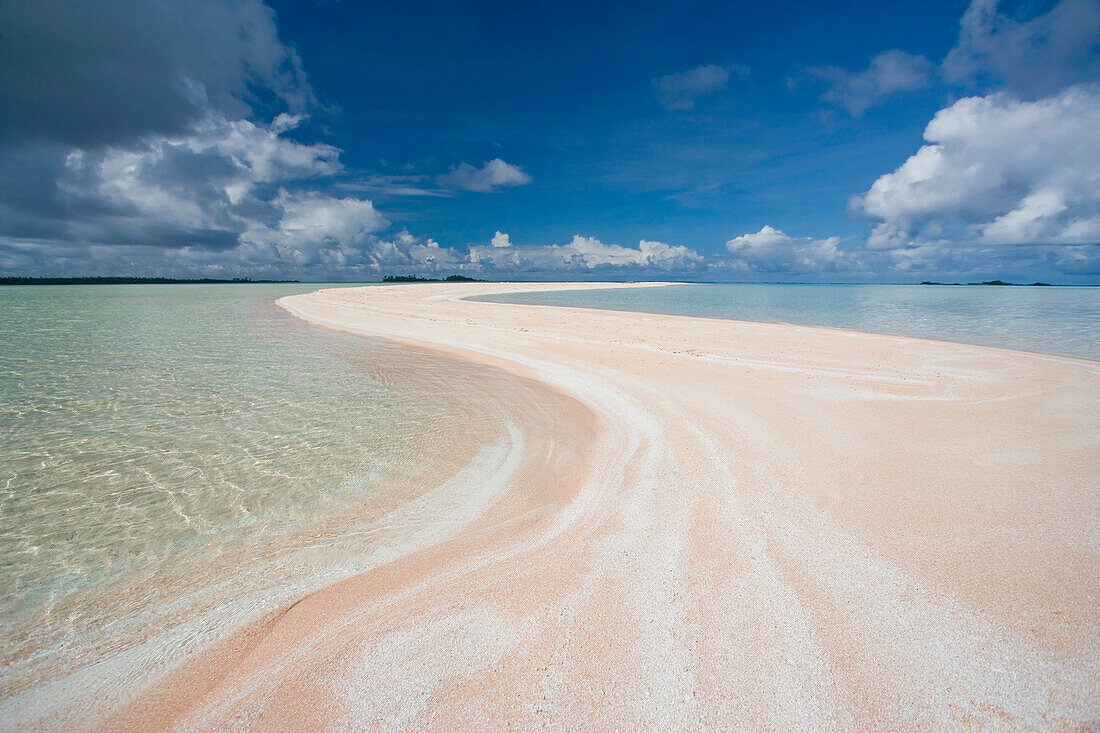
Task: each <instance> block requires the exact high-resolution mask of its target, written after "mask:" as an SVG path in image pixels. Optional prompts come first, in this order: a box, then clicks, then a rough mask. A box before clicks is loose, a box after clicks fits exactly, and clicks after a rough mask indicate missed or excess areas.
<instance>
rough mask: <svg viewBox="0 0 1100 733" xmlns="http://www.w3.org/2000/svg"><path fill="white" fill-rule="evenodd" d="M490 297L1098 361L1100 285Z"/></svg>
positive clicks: (760, 287)
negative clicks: (910, 338)
mask: <svg viewBox="0 0 1100 733" xmlns="http://www.w3.org/2000/svg"><path fill="white" fill-rule="evenodd" d="M484 300H492V301H496V302H505V303H530V304H540V305H563V306H575V307H581V308H602V309H607V310H627V311H641V312H645V313H666V314H670V315H681V316H697V317H704V318H729V319H735V320H744V321H761V322H765V323H797V324H801V325H806V326H825V327H830V328H846V329H853V330H857V331H871V332H878V333H892V334H903V335H907V336H919V337H922V338H932V339H940V340H945V341H958V342H963V343H972V344H980V345H984V346H996V347H1000V348H1008V349H1017V350H1022V351H1037V352H1042V353H1048V354H1062V355H1067V356H1077V357H1082V358H1087V359H1100V287H1087V288H1083V287H1082V288H1078V287H1073V288H1059V287H994V286H935V285H778V284H728V283H726V284H692V285H675V286H670V287H663V288H638V289H624V290H587V291H562V292H551V293H523V294H516V295H502V296H491V297H487V298H484Z"/></svg>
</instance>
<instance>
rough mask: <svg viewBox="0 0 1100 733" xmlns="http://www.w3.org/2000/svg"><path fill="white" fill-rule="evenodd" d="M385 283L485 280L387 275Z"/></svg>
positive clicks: (457, 277) (460, 276) (478, 281)
mask: <svg viewBox="0 0 1100 733" xmlns="http://www.w3.org/2000/svg"><path fill="white" fill-rule="evenodd" d="M382 282H384V283H442V282H447V283H483V282H485V281H484V280H478V279H477V278H476V277H466V276H465V275H448V276H447V277H445V278H443V279H442V280H440V279H439V278H434V277H417V276H416V275H386V276H385V277H383V278H382Z"/></svg>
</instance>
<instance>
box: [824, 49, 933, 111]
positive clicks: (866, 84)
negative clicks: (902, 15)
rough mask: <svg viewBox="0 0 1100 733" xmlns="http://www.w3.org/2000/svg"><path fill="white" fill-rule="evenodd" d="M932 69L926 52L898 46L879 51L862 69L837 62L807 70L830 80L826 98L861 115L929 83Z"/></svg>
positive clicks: (830, 102) (831, 102) (829, 101)
mask: <svg viewBox="0 0 1100 733" xmlns="http://www.w3.org/2000/svg"><path fill="white" fill-rule="evenodd" d="M931 71H932V63H931V62H930V61H928V59H926V58H924V57H923V56H911V55H910V54H907V53H905V52H904V51H897V50H894V51H884V52H883V53H880V54H878V55H877V56H875V57H874V58H873V59H871V63H870V65H869V66H868V67H867V68H866V69H864V70H863V71H861V72H858V73H857V72H851V71H847V70H846V69H841V68H839V67H836V66H818V67H813V68H810V69H807V70H806V74H807V75H808V76H809V77H810V78H813V79H820V80H822V81H827V82H829V88H828V89H827V90H826V91H825V93H824V94H822V95H821V100H822V101H823V102H827V103H829V104H832V105H835V106H838V107H843V108H844V109H846V110H848V112H849V113H850V114H851V115H852V116H853V117H859V116H860V115H862V114H863V113H864V112H865V111H867V108H868V107H871V106H873V105H875V104H878V103H879V102H881V101H882V100H883V99H886V98H887V97H889V96H891V95H894V94H899V93H901V92H907V91H912V90H915V89H923V88H925V87H927V86H928V84H929V75H930V73H931Z"/></svg>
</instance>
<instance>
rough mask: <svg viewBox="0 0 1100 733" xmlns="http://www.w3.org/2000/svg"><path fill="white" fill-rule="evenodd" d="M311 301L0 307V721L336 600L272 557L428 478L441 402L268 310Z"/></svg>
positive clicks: (108, 290) (9, 299) (46, 292)
mask: <svg viewBox="0 0 1100 733" xmlns="http://www.w3.org/2000/svg"><path fill="white" fill-rule="evenodd" d="M317 287H318V286H317V285H232V286H229V285H150V286H138V285H125V286H51V287H43V286H30V287H3V288H0V588H2V589H3V591H2V593H0V699H3V698H4V696H5V695H4V693H5V691H6V692H7V693H11V692H15V691H17V690H18V689H25V688H26V685H27V684H33V680H34V679H38V678H39V677H41V675H43V674H46V675H47V676H49V675H54V676H56V675H57V674H62V673H65V672H66V670H71V669H73V668H74V667H75V666H78V665H80V664H88V663H91V662H94V661H96V660H98V659H101V658H104V656H105V655H108V654H110V653H113V652H115V651H118V650H121V649H126V648H131V647H133V646H134V645H135V644H139V643H141V642H142V641H143V640H145V639H147V638H149V637H150V636H151V635H154V634H155V633H158V631H157V628H154V627H155V626H156V625H157V624H163V625H165V628H167V625H170V624H171V623H174V621H172V620H171V618H170V617H171V616H172V615H173V614H175V618H176V620H177V621H178V620H184V619H186V618H190V617H192V616H194V614H196V613H200V612H201V613H205V612H207V610H208V609H212V608H223V609H229V608H230V605H231V602H232V603H235V604H236V605H235V606H233V613H234V614H237V616H236V617H235V618H238V620H240V619H244V620H247V618H248V617H249V615H250V614H251V615H252V616H254V615H255V614H256V613H262V612H265V611H266V610H269V609H270V607H271V604H272V603H277V602H283V601H285V598H283V597H276V596H274V595H272V594H270V593H267V592H266V590H269V589H272V588H278V589H280V590H279V592H280V593H282V594H283V596H287V595H291V596H293V594H295V593H297V594H298V597H300V595H301V593H303V592H305V591H308V590H310V589H311V588H313V587H315V586H320V585H324V584H325V583H327V582H331V581H332V580H334V579H338V576H339V575H340V573H339V572H335V571H334V572H333V573H331V574H330V575H325V574H324V572H317V571H318V569H321V570H322V571H323V570H324V567H325V563H328V564H329V565H332V563H336V562H343V561H344V558H345V557H346V556H347V555H348V553H347V552H345V553H344V555H343V556H339V557H330V558H322V559H321V560H320V561H317V562H314V563H312V564H310V563H306V564H305V565H303V564H302V562H303V561H301V560H298V561H295V562H298V565H294V564H292V563H289V562H288V561H287V560H286V558H287V557H288V552H293V551H296V550H301V551H303V552H304V551H308V550H310V548H315V547H316V546H317V545H319V544H326V543H327V544H328V545H329V546H330V547H331V546H332V545H333V542H334V540H333V538H334V537H335V536H336V535H337V534H338V532H339V531H341V530H340V528H336V529H333V527H334V526H335V525H333V524H332V522H333V520H332V518H333V517H339V516H353V517H356V518H358V517H360V516H362V515H363V511H361V507H363V506H364V505H366V504H367V503H369V502H370V501H372V500H373V499H374V498H376V496H377V495H379V494H380V493H385V492H389V493H390V494H393V493H394V492H395V486H399V485H400V484H398V483H396V482H395V479H394V476H395V475H400V477H401V480H402V482H405V483H408V482H409V481H411V480H412V479H411V478H410V477H412V476H415V474H416V473H417V471H427V470H428V469H427V468H426V467H430V466H432V465H433V463H432V460H433V459H431V456H430V455H429V454H430V453H431V452H432V451H433V450H435V451H437V452H438V451H439V444H438V430H439V428H440V425H441V424H446V423H447V422H448V418H447V413H446V410H447V404H448V402H449V400H448V399H447V395H446V390H447V389H449V385H445V384H439V385H434V386H433V385H432V384H431V380H432V379H433V378H434V377H432V376H431V375H430V372H431V370H430V369H425V368H423V364H422V363H421V364H416V363H413V362H411V361H409V359H411V358H413V357H411V356H409V355H408V354H407V350H403V349H398V348H397V347H394V346H388V345H386V344H382V343H375V342H370V341H365V340H362V339H358V338H355V337H352V336H347V335H343V334H338V333H334V332H329V331H327V330H324V329H319V328H315V327H313V326H308V325H306V324H304V323H301V322H300V321H298V320H297V319H294V318H292V317H291V316H289V315H287V314H286V313H284V312H283V311H282V310H281V309H279V308H277V307H276V306H275V305H274V302H273V301H274V299H275V298H276V297H279V296H282V295H287V294H291V293H298V292H309V291H312V290H315V289H316V288H317ZM401 359H405V361H404V362H402V361H401ZM402 364H404V365H405V366H404V367H402ZM395 365H396V366H395ZM404 373H409V374H412V375H413V378H410V379H407V380H402V379H401V378H400V376H401V375H402V374H404ZM437 381H438V380H437ZM476 432H477V431H476V429H475V430H472V431H471V433H470V434H471V435H474V434H476ZM433 445H434V448H433ZM456 460H457V459H456ZM326 522H327V523H328V524H327V525H326ZM342 526H346V525H342ZM325 533H327V534H325ZM346 534H347V532H346V531H345V535H346ZM303 548H305V549H303ZM330 554H331V550H330ZM298 555H299V556H300V555H301V552H299V553H298ZM349 568H350V566H349ZM349 568H345V569H344V570H343V571H341V572H342V573H343V575H347V574H348V573H349V572H351V569H349ZM352 569H353V568H352ZM288 581H293V583H288ZM311 584H312V585H311ZM240 599H244V600H243V601H241V602H240V603H237V601H238V600H240ZM291 600H293V598H292V599H291ZM188 609H190V610H188ZM226 613H228V611H226ZM0 727H3V726H0Z"/></svg>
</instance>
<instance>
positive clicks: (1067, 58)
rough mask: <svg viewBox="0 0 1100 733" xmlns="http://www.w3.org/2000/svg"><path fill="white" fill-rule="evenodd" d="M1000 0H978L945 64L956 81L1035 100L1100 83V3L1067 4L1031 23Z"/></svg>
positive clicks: (1077, 0)
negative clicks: (1001, 86)
mask: <svg viewBox="0 0 1100 733" xmlns="http://www.w3.org/2000/svg"><path fill="white" fill-rule="evenodd" d="M997 6H998V0H973V2H971V3H970V7H969V8H967V10H966V13H965V14H964V15H963V18H962V22H961V24H960V30H959V41H958V43H957V44H956V45H955V47H954V48H952V49H951V51H950V53H948V54H947V57H946V58H945V59H944V61H943V73H944V76H946V77H947V78H948V79H949V80H950V81H954V82H961V83H968V84H971V83H978V84H982V83H988V82H997V81H1003V82H1004V83H1006V84H1007V85H1008V86H1009V87H1010V88H1011V89H1012V90H1014V91H1015V92H1016V93H1018V94H1020V95H1023V96H1024V97H1029V98H1034V97H1037V96H1043V95H1046V94H1050V93H1052V92H1056V91H1060V90H1061V89H1063V88H1064V87H1066V86H1067V85H1069V84H1073V83H1079V82H1083V81H1090V80H1095V79H1100V53H1098V51H1100V3H1098V2H1096V0H1061V2H1059V3H1058V4H1057V5H1055V6H1054V7H1053V8H1051V9H1050V10H1049V11H1048V12H1046V13H1044V14H1042V15H1039V16H1036V17H1034V18H1032V19H1030V20H1026V21H1025V20H1016V19H1014V18H1011V17H1009V16H1007V15H1005V14H1003V13H1000V12H998V10H997Z"/></svg>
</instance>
